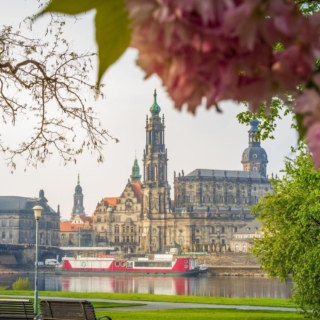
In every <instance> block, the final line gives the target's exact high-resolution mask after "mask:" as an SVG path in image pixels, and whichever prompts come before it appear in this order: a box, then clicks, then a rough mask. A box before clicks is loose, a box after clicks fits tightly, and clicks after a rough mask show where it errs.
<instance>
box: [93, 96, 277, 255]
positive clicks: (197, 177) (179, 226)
mask: <svg viewBox="0 0 320 320" xmlns="http://www.w3.org/2000/svg"><path fill="white" fill-rule="evenodd" d="M160 111H161V108H160V106H159V105H158V102H157V94H156V92H154V102H153V104H152V106H151V108H150V112H151V115H150V117H148V116H147V118H146V126H145V129H146V146H145V150H144V153H143V181H142V183H141V182H140V178H141V176H140V170H139V166H138V161H137V159H135V161H134V165H133V168H132V175H131V176H130V177H131V180H129V181H128V183H127V185H126V187H125V190H124V191H123V193H122V195H121V196H120V197H113V198H108V197H107V198H104V199H102V200H101V201H100V202H99V203H98V204H97V207H96V210H95V212H94V227H95V231H96V233H97V234H98V236H97V238H98V243H99V245H106V244H108V245H110V246H114V247H116V249H117V250H120V251H124V252H131V253H133V252H134V253H160V252H165V251H167V250H168V249H169V248H170V247H179V248H180V249H181V250H183V251H209V252H211V251H221V250H228V249H229V248H230V242H231V240H232V239H233V235H234V234H235V233H236V232H237V230H239V229H240V228H242V227H244V226H246V225H247V224H248V223H250V222H251V221H252V220H253V219H254V217H253V216H252V215H251V214H250V206H251V205H254V204H256V203H257V202H258V201H259V199H260V198H261V197H263V196H264V195H265V194H267V193H268V192H272V190H271V185H270V182H269V180H268V178H267V175H266V173H267V163H268V158H267V153H266V151H265V150H264V149H263V148H262V147H261V144H260V141H256V140H255V135H256V132H257V130H258V124H259V122H258V120H253V121H252V122H251V128H250V130H249V131H248V136H249V145H248V147H247V148H246V149H245V150H244V152H243V155H242V161H241V162H242V165H243V170H216V169H195V170H193V171H192V172H190V173H189V174H187V175H184V172H183V171H182V173H179V174H178V175H176V173H175V174H174V201H172V200H171V198H170V190H171V187H170V185H169V183H168V153H167V149H166V147H165V119H164V116H162V118H161V117H160Z"/></svg>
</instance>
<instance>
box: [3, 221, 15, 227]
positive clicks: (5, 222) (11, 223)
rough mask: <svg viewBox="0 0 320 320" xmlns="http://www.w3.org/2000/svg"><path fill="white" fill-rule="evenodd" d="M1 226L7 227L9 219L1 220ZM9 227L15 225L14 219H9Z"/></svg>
mask: <svg viewBox="0 0 320 320" xmlns="http://www.w3.org/2000/svg"><path fill="white" fill-rule="evenodd" d="M1 226H2V227H6V226H7V220H1ZM9 227H13V220H9Z"/></svg>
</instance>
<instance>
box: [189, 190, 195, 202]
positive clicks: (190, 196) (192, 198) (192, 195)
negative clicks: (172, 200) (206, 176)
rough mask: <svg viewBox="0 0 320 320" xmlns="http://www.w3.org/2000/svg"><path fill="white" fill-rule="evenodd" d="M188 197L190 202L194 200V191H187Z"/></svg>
mask: <svg viewBox="0 0 320 320" xmlns="http://www.w3.org/2000/svg"><path fill="white" fill-rule="evenodd" d="M189 199H190V203H193V202H195V200H196V199H195V196H194V192H190V193H189Z"/></svg>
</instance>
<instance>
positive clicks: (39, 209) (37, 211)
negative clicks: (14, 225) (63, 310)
mask: <svg viewBox="0 0 320 320" xmlns="http://www.w3.org/2000/svg"><path fill="white" fill-rule="evenodd" d="M32 209H33V211H34V218H35V219H36V262H35V270H34V271H35V273H34V314H35V315H36V314H38V239H39V220H40V218H41V213H42V210H43V208H42V207H41V206H35V207H33V208H32Z"/></svg>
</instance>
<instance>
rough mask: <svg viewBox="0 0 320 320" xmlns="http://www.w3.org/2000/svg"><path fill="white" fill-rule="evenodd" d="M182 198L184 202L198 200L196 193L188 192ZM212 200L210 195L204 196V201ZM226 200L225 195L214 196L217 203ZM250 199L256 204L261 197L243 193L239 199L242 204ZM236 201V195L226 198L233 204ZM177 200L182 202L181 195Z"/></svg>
mask: <svg viewBox="0 0 320 320" xmlns="http://www.w3.org/2000/svg"><path fill="white" fill-rule="evenodd" d="M181 199H182V202H183V203H194V202H196V201H197V198H196V196H195V195H194V194H188V195H187V196H184V195H182V197H181ZM210 200H211V198H210V197H209V196H205V197H203V203H210ZM224 200H225V197H224V196H223V195H216V196H215V198H214V202H216V203H223V202H224ZM249 200H251V202H252V203H253V204H256V203H258V200H259V198H258V197H257V196H252V197H250V198H249V197H246V196H244V195H242V196H241V197H240V199H239V203H242V204H245V203H249ZM235 201H236V197H235V196H233V195H230V194H229V195H228V196H227V199H226V202H227V203H229V204H233V203H235ZM177 202H178V203H179V204H180V195H178V201H177Z"/></svg>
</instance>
